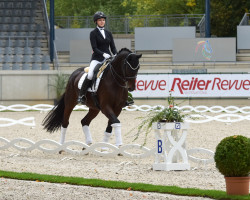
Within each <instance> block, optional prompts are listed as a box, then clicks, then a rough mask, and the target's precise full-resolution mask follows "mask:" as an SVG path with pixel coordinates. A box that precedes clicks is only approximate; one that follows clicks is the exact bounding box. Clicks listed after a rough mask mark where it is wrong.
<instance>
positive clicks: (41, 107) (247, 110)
mask: <svg viewBox="0 0 250 200" xmlns="http://www.w3.org/2000/svg"><path fill="white" fill-rule="evenodd" d="M53 107H54V105H49V104H37V105H34V106H29V105H24V104H15V105H11V106H3V105H0V112H1V111H16V112H18V111H50V110H51V109H52V108H53ZM157 107H159V108H160V109H164V108H165V107H164V106H163V105H155V106H150V105H140V106H137V105H132V106H127V107H125V108H124V110H127V111H145V112H148V111H152V110H154V109H156V108H157ZM176 108H177V109H178V110H181V111H183V112H185V113H189V112H195V113H204V112H211V113H222V112H225V113H229V114H234V113H242V114H250V106H244V107H237V106H227V107H222V106H211V107H207V106H196V107H193V106H189V105H186V106H180V107H179V106H176ZM74 110H88V107H87V106H85V105H77V106H75V108H74Z"/></svg>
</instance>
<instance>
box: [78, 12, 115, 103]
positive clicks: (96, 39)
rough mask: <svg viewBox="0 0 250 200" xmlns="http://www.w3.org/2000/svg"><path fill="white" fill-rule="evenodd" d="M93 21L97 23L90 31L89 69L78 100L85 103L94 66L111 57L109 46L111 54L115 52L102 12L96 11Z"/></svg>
mask: <svg viewBox="0 0 250 200" xmlns="http://www.w3.org/2000/svg"><path fill="white" fill-rule="evenodd" d="M93 18H94V23H95V24H96V25H97V26H96V28H95V29H94V30H93V31H91V32H90V43H91V47H92V50H93V53H92V57H91V62H90V66H89V71H88V75H87V77H86V79H85V80H84V82H83V84H82V88H81V90H80V92H79V97H78V102H79V103H82V104H85V103H86V93H87V89H88V87H90V85H91V82H92V78H93V74H94V69H95V66H96V65H97V64H99V63H102V62H104V60H105V59H108V58H110V57H111V53H110V51H109V47H110V49H111V51H112V53H113V55H115V54H117V50H116V47H115V43H114V39H113V36H112V33H111V32H109V31H107V30H105V29H104V26H105V22H106V16H105V15H104V13H103V12H100V11H97V12H96V13H95V14H94V17H93Z"/></svg>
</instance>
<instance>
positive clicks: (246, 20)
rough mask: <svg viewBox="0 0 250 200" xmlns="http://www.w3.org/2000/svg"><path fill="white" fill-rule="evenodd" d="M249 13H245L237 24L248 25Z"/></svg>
mask: <svg viewBox="0 0 250 200" xmlns="http://www.w3.org/2000/svg"><path fill="white" fill-rule="evenodd" d="M249 17H250V13H245V14H244V16H243V18H242V20H241V22H240V24H239V26H247V25H250V18H249Z"/></svg>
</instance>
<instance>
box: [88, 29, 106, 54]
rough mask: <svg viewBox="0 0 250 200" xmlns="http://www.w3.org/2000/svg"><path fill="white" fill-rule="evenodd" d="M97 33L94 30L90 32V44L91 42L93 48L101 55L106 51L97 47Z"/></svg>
mask: <svg viewBox="0 0 250 200" xmlns="http://www.w3.org/2000/svg"><path fill="white" fill-rule="evenodd" d="M95 37H96V36H95V34H94V32H91V33H90V44H91V47H92V49H93V51H94V52H95V53H97V54H100V55H103V53H104V52H102V51H101V50H100V49H98V48H97V44H96V38H95Z"/></svg>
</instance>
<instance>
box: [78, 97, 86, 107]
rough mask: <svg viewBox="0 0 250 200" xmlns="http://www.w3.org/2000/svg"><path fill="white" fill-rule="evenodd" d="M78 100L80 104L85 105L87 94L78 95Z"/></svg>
mask: <svg viewBox="0 0 250 200" xmlns="http://www.w3.org/2000/svg"><path fill="white" fill-rule="evenodd" d="M77 102H78V103H79V104H83V105H85V104H86V96H85V95H82V96H78V99H77Z"/></svg>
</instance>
